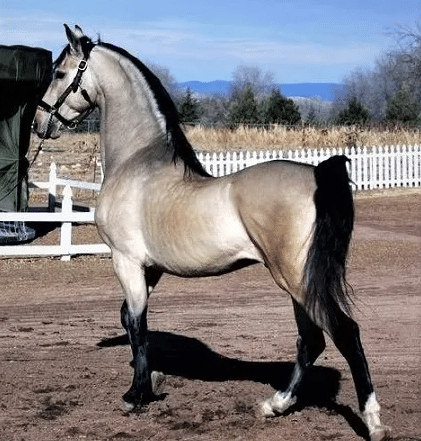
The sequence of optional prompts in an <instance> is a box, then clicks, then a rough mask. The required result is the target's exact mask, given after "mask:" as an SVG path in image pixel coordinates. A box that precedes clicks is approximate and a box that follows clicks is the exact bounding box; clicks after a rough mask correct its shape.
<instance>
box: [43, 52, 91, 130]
mask: <svg viewBox="0 0 421 441" xmlns="http://www.w3.org/2000/svg"><path fill="white" fill-rule="evenodd" d="M87 67H88V60H87V58H84V59H83V60H81V61H80V63H79V66H78V68H77V73H76V75H75V77H74V79H73V81H72V82H71V83H70V85H69V86H68V87H67V88H66V90H65V91H64V92H63V93H62V94H61V96H60V97H59V98H58V100H57V101H56V102H55V104H53V105H52V106H51V105H50V104H48V103H46V102H45V101H44V100H41V101H40V103H39V106H40V107H42V108H43V109H44V110H45V111H47V112H48V113H49V114H50V119H51V118H52V117H53V116H54V117H55V118H57V119H58V120H59V121H60V122H61V123H62V124H64V125H65V126H66V127H67V128H68V129H74V128H75V127H76V126H77V125H78V124H79V123H80V122H81V121H82V120H83V119H85V118H86V117H87V116H88V115H89V114H90V113H91V112H92V111H93V110H94V109H95V107H96V106H95V104H94V103H93V102H92V100H91V98H90V97H89V94H88V92H87V91H86V90H85V89H82V88H81V94H82V96H83V98H84V99H85V100H86V101H87V102H88V103H89V107H88V108H87V109H86V110H84V111H83V112H82V113H81V114H80V115H78V116H76V117H75V118H72V119H67V118H65V117H64V116H63V115H61V114H60V113H59V112H58V110H59V109H60V107H61V106H62V105H63V103H64V101H65V100H66V98H67V97H68V96H69V95H70V93H71V92H73V93H76V92H77V90H78V88H79V87H80V82H81V80H82V75H83V72H85V70H86V68H87Z"/></svg>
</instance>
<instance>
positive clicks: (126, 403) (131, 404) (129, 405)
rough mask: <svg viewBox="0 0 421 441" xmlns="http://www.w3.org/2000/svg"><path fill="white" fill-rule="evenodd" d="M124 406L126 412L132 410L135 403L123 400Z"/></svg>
mask: <svg viewBox="0 0 421 441" xmlns="http://www.w3.org/2000/svg"><path fill="white" fill-rule="evenodd" d="M123 407H124V410H125V411H126V412H131V411H132V410H133V409H134V408H135V405H134V404H133V403H128V402H127V401H124V400H123Z"/></svg>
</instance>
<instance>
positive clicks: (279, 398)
mask: <svg viewBox="0 0 421 441" xmlns="http://www.w3.org/2000/svg"><path fill="white" fill-rule="evenodd" d="M296 401H297V399H296V397H293V396H292V395H291V394H290V393H286V392H276V394H275V395H274V396H273V397H272V398H269V399H268V400H266V401H264V402H263V403H261V404H260V410H261V412H262V413H263V415H264V416H265V417H273V416H275V415H280V414H282V413H284V412H285V411H286V410H287V409H289V408H290V407H291V406H292V405H293V404H295V402H296Z"/></svg>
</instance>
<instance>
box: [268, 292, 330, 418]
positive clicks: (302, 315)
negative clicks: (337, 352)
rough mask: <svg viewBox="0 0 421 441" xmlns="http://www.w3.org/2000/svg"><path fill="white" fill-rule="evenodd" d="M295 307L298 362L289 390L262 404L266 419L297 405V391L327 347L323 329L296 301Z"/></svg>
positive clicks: (278, 393) (276, 394)
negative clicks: (306, 374)
mask: <svg viewBox="0 0 421 441" xmlns="http://www.w3.org/2000/svg"><path fill="white" fill-rule="evenodd" d="M293 305H294V313H295V318H296V322H297V327H298V340H297V349H298V352H297V360H296V363H295V366H294V369H293V372H292V375H291V379H290V382H289V385H288V387H287V389H286V390H285V391H278V392H276V393H275V395H274V396H273V397H272V398H270V399H268V400H266V401H264V402H263V403H262V404H261V411H262V413H263V415H264V416H266V417H270V416H275V415H276V414H281V413H284V412H285V411H286V410H287V409H288V408H289V407H291V406H292V405H293V404H295V402H296V396H297V391H298V390H299V388H300V386H301V383H302V380H303V377H304V375H305V373H306V372H307V371H308V369H309V368H310V367H311V366H312V365H313V364H314V362H315V361H316V359H317V358H318V357H319V355H320V354H321V353H322V352H323V351H324V349H325V347H326V342H325V338H324V335H323V331H322V330H321V328H319V327H318V326H316V325H315V324H314V323H313V322H312V321H311V320H310V318H309V316H308V315H307V313H306V312H305V311H304V309H303V308H302V307H301V306H300V305H299V304H298V303H297V301H295V300H294V299H293Z"/></svg>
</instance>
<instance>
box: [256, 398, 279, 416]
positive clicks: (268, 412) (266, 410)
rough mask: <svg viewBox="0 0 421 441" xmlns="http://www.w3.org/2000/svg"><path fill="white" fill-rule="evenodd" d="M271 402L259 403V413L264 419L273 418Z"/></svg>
mask: <svg viewBox="0 0 421 441" xmlns="http://www.w3.org/2000/svg"><path fill="white" fill-rule="evenodd" d="M271 402H272V400H271V399H269V400H266V401H263V402H262V403H260V406H259V407H260V413H261V415H262V416H263V417H264V418H271V417H274V416H275V412H274V411H273V408H272V405H271Z"/></svg>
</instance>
